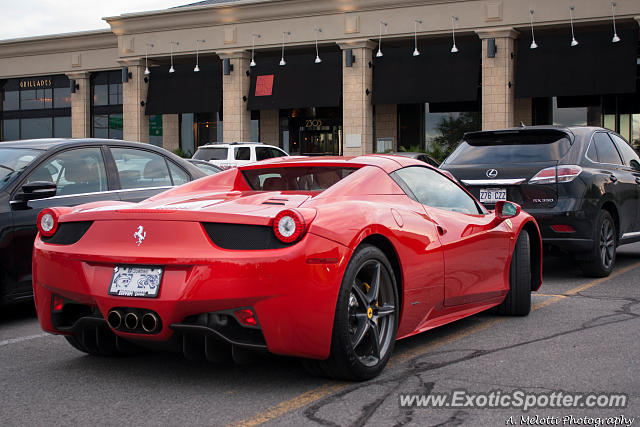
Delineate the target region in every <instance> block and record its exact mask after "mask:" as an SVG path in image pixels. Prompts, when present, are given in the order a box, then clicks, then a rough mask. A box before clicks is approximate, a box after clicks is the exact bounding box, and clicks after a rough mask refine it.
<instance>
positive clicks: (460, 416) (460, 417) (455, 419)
mask: <svg viewBox="0 0 640 427" xmlns="http://www.w3.org/2000/svg"><path fill="white" fill-rule="evenodd" d="M468 415H469V414H468V413H467V412H465V411H456V412H454V413H453V415H452V416H451V417H450V418H449V419H448V420H446V421H445V422H443V423H440V424H434V425H433V426H431V427H444V426H447V427H449V426H459V425H462V424H463V423H464V422H465V421H467V418H468Z"/></svg>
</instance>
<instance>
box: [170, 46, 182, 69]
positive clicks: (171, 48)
mask: <svg viewBox="0 0 640 427" xmlns="http://www.w3.org/2000/svg"><path fill="white" fill-rule="evenodd" d="M169 43H170V46H171V47H170V52H171V67H170V68H169V73H175V72H176V69H175V68H173V45H174V44H175V45H179V44H180V43H179V42H169Z"/></svg>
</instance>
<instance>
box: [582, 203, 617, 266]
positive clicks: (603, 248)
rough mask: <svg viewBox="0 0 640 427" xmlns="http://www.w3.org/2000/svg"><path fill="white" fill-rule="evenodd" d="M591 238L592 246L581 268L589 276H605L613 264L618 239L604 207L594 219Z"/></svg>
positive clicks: (613, 224)
mask: <svg viewBox="0 0 640 427" xmlns="http://www.w3.org/2000/svg"><path fill="white" fill-rule="evenodd" d="M593 240H594V245H593V248H592V250H591V252H590V254H589V256H588V258H587V260H586V261H585V262H583V263H582V270H583V271H584V272H585V274H587V275H589V276H593V277H606V276H608V275H609V274H611V271H612V270H613V268H614V266H615V262H616V247H617V246H618V244H617V243H618V239H617V231H616V225H615V223H614V222H613V218H612V217H611V214H610V213H609V212H608V211H606V210H604V209H603V210H601V211H600V213H599V214H598V218H597V219H596V224H595V229H594V239H593Z"/></svg>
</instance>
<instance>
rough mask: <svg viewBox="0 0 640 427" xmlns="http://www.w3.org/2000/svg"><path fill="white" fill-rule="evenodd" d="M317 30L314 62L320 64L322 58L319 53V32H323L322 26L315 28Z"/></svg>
mask: <svg viewBox="0 0 640 427" xmlns="http://www.w3.org/2000/svg"><path fill="white" fill-rule="evenodd" d="M315 32H316V60H315V61H314V62H315V63H316V64H319V63H321V62H322V59H320V54H319V53H318V33H321V32H322V28H315Z"/></svg>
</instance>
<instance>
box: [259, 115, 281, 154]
mask: <svg viewBox="0 0 640 427" xmlns="http://www.w3.org/2000/svg"><path fill="white" fill-rule="evenodd" d="M260 142H264V143H265V144H269V145H275V146H276V147H280V110H260Z"/></svg>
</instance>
